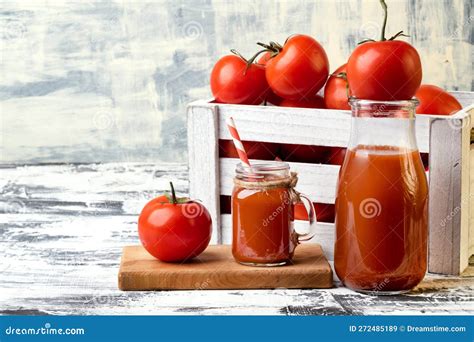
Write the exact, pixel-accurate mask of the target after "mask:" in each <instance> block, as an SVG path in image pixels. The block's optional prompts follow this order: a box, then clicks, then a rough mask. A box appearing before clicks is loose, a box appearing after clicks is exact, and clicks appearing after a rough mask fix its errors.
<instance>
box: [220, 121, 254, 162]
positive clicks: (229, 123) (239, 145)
mask: <svg viewBox="0 0 474 342" xmlns="http://www.w3.org/2000/svg"><path fill="white" fill-rule="evenodd" d="M226 123H227V127H228V128H229V132H230V135H231V136H232V141H233V142H234V146H235V149H236V150H237V153H238V154H239V158H240V161H241V162H242V163H243V164H245V165H246V166H248V167H249V168H251V166H250V162H249V158H248V157H247V152H245V148H244V145H243V144H242V140H240V136H239V132H238V131H237V128H236V127H235V122H234V119H233V118H232V117H229V118H228V119H227V120H226Z"/></svg>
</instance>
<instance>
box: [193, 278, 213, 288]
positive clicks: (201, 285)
mask: <svg viewBox="0 0 474 342" xmlns="http://www.w3.org/2000/svg"><path fill="white" fill-rule="evenodd" d="M209 286H210V279H206V280H205V281H202V282H196V283H194V289H195V290H207V289H209Z"/></svg>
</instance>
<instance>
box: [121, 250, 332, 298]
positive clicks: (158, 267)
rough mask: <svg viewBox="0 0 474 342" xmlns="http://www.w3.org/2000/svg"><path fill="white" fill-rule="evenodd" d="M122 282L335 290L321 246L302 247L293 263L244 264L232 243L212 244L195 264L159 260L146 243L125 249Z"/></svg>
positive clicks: (127, 286) (143, 286)
mask: <svg viewBox="0 0 474 342" xmlns="http://www.w3.org/2000/svg"><path fill="white" fill-rule="evenodd" d="M118 285H119V288H120V289H121V290H124V291H142V290H211V289H272V288H291V289H293V288H297V289H306V288H311V289H312V288H330V287H332V270H331V266H330V265H329V263H328V261H327V260H326V258H325V256H324V254H323V251H322V249H321V246H320V245H318V244H303V245H300V246H298V247H297V248H296V251H295V256H294V258H293V264H291V265H286V266H279V267H251V266H244V265H240V264H238V263H237V262H235V261H234V259H233V257H232V252H231V247H230V246H228V245H211V246H209V247H208V248H207V249H206V250H205V251H204V252H203V253H202V254H201V255H200V256H198V257H197V258H195V259H193V260H192V261H190V262H187V263H182V264H171V263H165V262H161V261H159V260H157V259H155V258H153V257H152V256H151V255H150V254H148V253H147V252H146V250H145V249H144V248H143V247H142V246H128V247H125V248H124V249H123V255H122V261H121V264H120V270H119V275H118Z"/></svg>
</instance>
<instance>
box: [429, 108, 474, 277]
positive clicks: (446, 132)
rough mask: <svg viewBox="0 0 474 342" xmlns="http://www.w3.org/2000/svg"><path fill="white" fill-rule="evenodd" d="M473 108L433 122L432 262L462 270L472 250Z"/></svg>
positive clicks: (441, 269)
mask: <svg viewBox="0 0 474 342" xmlns="http://www.w3.org/2000/svg"><path fill="white" fill-rule="evenodd" d="M473 114H474V109H471V110H470V112H469V113H466V112H464V113H458V114H456V115H455V116H454V117H450V118H448V119H441V118H439V119H433V120H432V122H431V131H430V134H431V142H430V144H431V146H430V150H431V153H430V198H429V201H430V202H429V203H430V204H429V223H430V240H429V266H428V269H429V271H430V272H433V273H442V274H460V273H461V272H462V271H463V270H464V269H465V268H466V267H467V265H468V258H469V256H468V253H469V245H468V244H469V235H470V232H469V231H470V230H472V229H470V228H469V198H470V196H471V195H470V190H469V181H470V175H469V172H470V171H469V159H470V156H469V153H470V132H471V129H472V120H471V119H472V116H473Z"/></svg>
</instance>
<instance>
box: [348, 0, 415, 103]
mask: <svg viewBox="0 0 474 342" xmlns="http://www.w3.org/2000/svg"><path fill="white" fill-rule="evenodd" d="M381 4H382V7H383V9H384V22H383V25H382V34H381V38H380V41H374V40H373V39H371V40H366V41H365V42H362V43H360V45H358V46H357V47H356V48H355V49H354V51H353V52H352V54H351V56H350V57H349V60H348V62H347V81H348V82H349V88H350V91H351V95H352V96H355V97H357V98H360V99H368V100H379V101H395V100H409V99H411V98H412V97H413V96H414V95H415V93H416V90H417V89H418V87H419V86H420V84H421V78H422V69H421V61H420V56H419V54H418V52H417V51H416V49H415V48H414V47H413V46H411V45H410V44H408V43H406V42H403V41H399V40H395V39H396V38H397V37H399V36H401V35H403V31H400V32H398V33H397V34H395V35H394V36H393V37H391V38H389V39H386V38H385V25H386V22H387V5H386V4H385V1H383V0H381Z"/></svg>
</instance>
